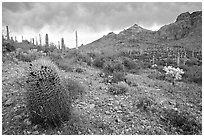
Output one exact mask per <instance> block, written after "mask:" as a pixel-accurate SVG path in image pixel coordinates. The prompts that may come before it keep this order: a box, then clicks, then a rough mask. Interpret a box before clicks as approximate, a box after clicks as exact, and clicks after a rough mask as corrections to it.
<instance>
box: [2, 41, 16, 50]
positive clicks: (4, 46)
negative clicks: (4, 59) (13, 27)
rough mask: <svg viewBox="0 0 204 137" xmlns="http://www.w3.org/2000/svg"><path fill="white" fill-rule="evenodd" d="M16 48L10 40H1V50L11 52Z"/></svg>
mask: <svg viewBox="0 0 204 137" xmlns="http://www.w3.org/2000/svg"><path fill="white" fill-rule="evenodd" d="M15 50H16V48H15V47H14V45H13V44H12V42H8V41H3V43H2V52H3V53H5V52H12V51H15Z"/></svg>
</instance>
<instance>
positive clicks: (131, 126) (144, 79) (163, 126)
mask: <svg viewBox="0 0 204 137" xmlns="http://www.w3.org/2000/svg"><path fill="white" fill-rule="evenodd" d="M8 54H9V55H7V56H5V58H7V59H5V60H4V63H3V66H2V67H3V68H2V70H3V73H2V96H3V99H2V133H3V134H4V135H10V134H12V135H16V134H20V135H30V134H31V135H36V134H37V135H38V134H40V135H42V134H46V135H47V134H55V135H58V134H65V135H91V134H94V135H100V134H101V135H118V134H124V135H143V134H145V135H147V134H148V135H150V134H155V135H159V134H162V135H170V134H173V135H177V134H182V135H184V134H187V135H190V134H194V135H195V134H202V130H201V126H202V86H201V85H200V84H199V83H195V82H197V81H196V78H197V80H198V79H199V77H195V76H193V75H190V74H191V73H192V72H190V69H189V70H188V71H187V70H184V71H185V73H186V74H188V73H189V74H188V75H186V76H184V75H183V76H182V77H186V78H189V79H192V78H195V79H194V81H186V80H185V79H182V80H181V81H175V84H174V85H172V84H171V81H169V80H168V79H166V77H165V73H164V72H163V71H162V66H154V67H151V65H148V64H145V63H142V62H139V61H133V60H132V59H131V58H130V57H127V56H122V55H121V54H119V55H117V56H104V55H98V54H97V53H95V54H92V55H88V54H83V53H80V52H76V51H75V52H67V53H66V54H65V55H62V54H61V53H60V54H54V53H52V54H50V55H49V56H46V57H43V59H38V58H37V59H34V60H32V61H30V62H29V61H24V60H21V59H19V58H16V55H15V54H17V53H12V52H9V53H8ZM18 54H19V53H18ZM90 56H91V57H90ZM40 58H42V57H40ZM48 58H49V59H48ZM149 66H150V67H149ZM186 67H187V66H186ZM194 67H195V66H194ZM185 69H188V68H185ZM196 69H197V68H194V70H196ZM195 72H196V71H195ZM196 74H197V73H196ZM198 74H199V73H198ZM53 125H54V126H53Z"/></svg>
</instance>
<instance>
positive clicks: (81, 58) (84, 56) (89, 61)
mask: <svg viewBox="0 0 204 137" xmlns="http://www.w3.org/2000/svg"><path fill="white" fill-rule="evenodd" d="M76 60H77V61H79V62H85V63H87V65H89V66H90V65H91V64H92V59H91V57H90V56H88V55H87V54H82V53H80V54H78V55H77V57H76Z"/></svg>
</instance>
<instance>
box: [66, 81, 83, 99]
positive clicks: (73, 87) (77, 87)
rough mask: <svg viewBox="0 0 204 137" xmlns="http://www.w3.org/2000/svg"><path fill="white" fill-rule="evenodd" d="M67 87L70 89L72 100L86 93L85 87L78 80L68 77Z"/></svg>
mask: <svg viewBox="0 0 204 137" xmlns="http://www.w3.org/2000/svg"><path fill="white" fill-rule="evenodd" d="M66 89H67V90H68V91H69V94H70V96H71V98H72V100H75V99H77V98H79V97H82V95H83V94H84V93H85V89H84V87H83V86H82V85H81V84H80V83H79V82H77V81H75V80H71V79H66Z"/></svg>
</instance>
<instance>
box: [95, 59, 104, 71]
mask: <svg viewBox="0 0 204 137" xmlns="http://www.w3.org/2000/svg"><path fill="white" fill-rule="evenodd" d="M104 63H105V59H104V57H102V56H99V57H96V58H95V59H94V61H93V65H94V66H95V67H97V68H101V69H102V68H103V65H104Z"/></svg>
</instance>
